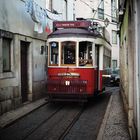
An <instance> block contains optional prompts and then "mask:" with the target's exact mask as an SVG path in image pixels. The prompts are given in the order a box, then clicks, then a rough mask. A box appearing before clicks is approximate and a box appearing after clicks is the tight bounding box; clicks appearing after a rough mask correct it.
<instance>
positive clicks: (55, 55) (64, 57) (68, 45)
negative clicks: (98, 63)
mask: <svg viewBox="0 0 140 140" xmlns="http://www.w3.org/2000/svg"><path fill="white" fill-rule="evenodd" d="M59 44H60V46H59ZM76 44H77V42H74V41H63V42H60V43H58V42H50V43H49V46H50V47H49V65H51V66H53V65H54V66H56V65H61V66H65V65H74V66H77V65H78V66H81V67H83V66H92V65H93V58H92V57H93V54H92V53H93V46H92V42H88V41H81V42H79V43H78V45H76ZM77 47H78V48H77Z"/></svg>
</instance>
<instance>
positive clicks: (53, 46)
mask: <svg viewBox="0 0 140 140" xmlns="http://www.w3.org/2000/svg"><path fill="white" fill-rule="evenodd" d="M49 46H50V55H49V56H50V58H49V60H50V63H49V64H50V65H58V42H50V45H49Z"/></svg>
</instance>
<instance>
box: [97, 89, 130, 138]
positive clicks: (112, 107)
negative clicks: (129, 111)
mask: <svg viewBox="0 0 140 140" xmlns="http://www.w3.org/2000/svg"><path fill="white" fill-rule="evenodd" d="M130 139H131V138H130V135H129V131H128V124H127V116H126V114H125V112H124V108H123V101H122V99H121V95H120V93H119V88H118V89H117V91H115V92H113V93H112V95H111V97H110V101H109V104H108V106H107V110H106V113H105V116H104V119H103V122H102V124H101V127H100V131H99V134H98V137H97V140H130Z"/></svg>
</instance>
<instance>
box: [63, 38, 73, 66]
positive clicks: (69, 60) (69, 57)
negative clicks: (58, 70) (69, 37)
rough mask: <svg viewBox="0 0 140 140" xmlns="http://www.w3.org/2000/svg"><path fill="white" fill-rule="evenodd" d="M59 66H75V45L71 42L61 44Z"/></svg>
mask: <svg viewBox="0 0 140 140" xmlns="http://www.w3.org/2000/svg"><path fill="white" fill-rule="evenodd" d="M61 50H62V52H61V64H62V65H63V64H75V63H76V60H75V58H76V57H75V55H76V43H75V42H72V41H65V42H62V49H61Z"/></svg>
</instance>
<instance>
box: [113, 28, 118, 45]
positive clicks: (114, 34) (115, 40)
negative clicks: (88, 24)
mask: <svg viewBox="0 0 140 140" xmlns="http://www.w3.org/2000/svg"><path fill="white" fill-rule="evenodd" d="M112 44H117V31H114V30H112Z"/></svg>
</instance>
